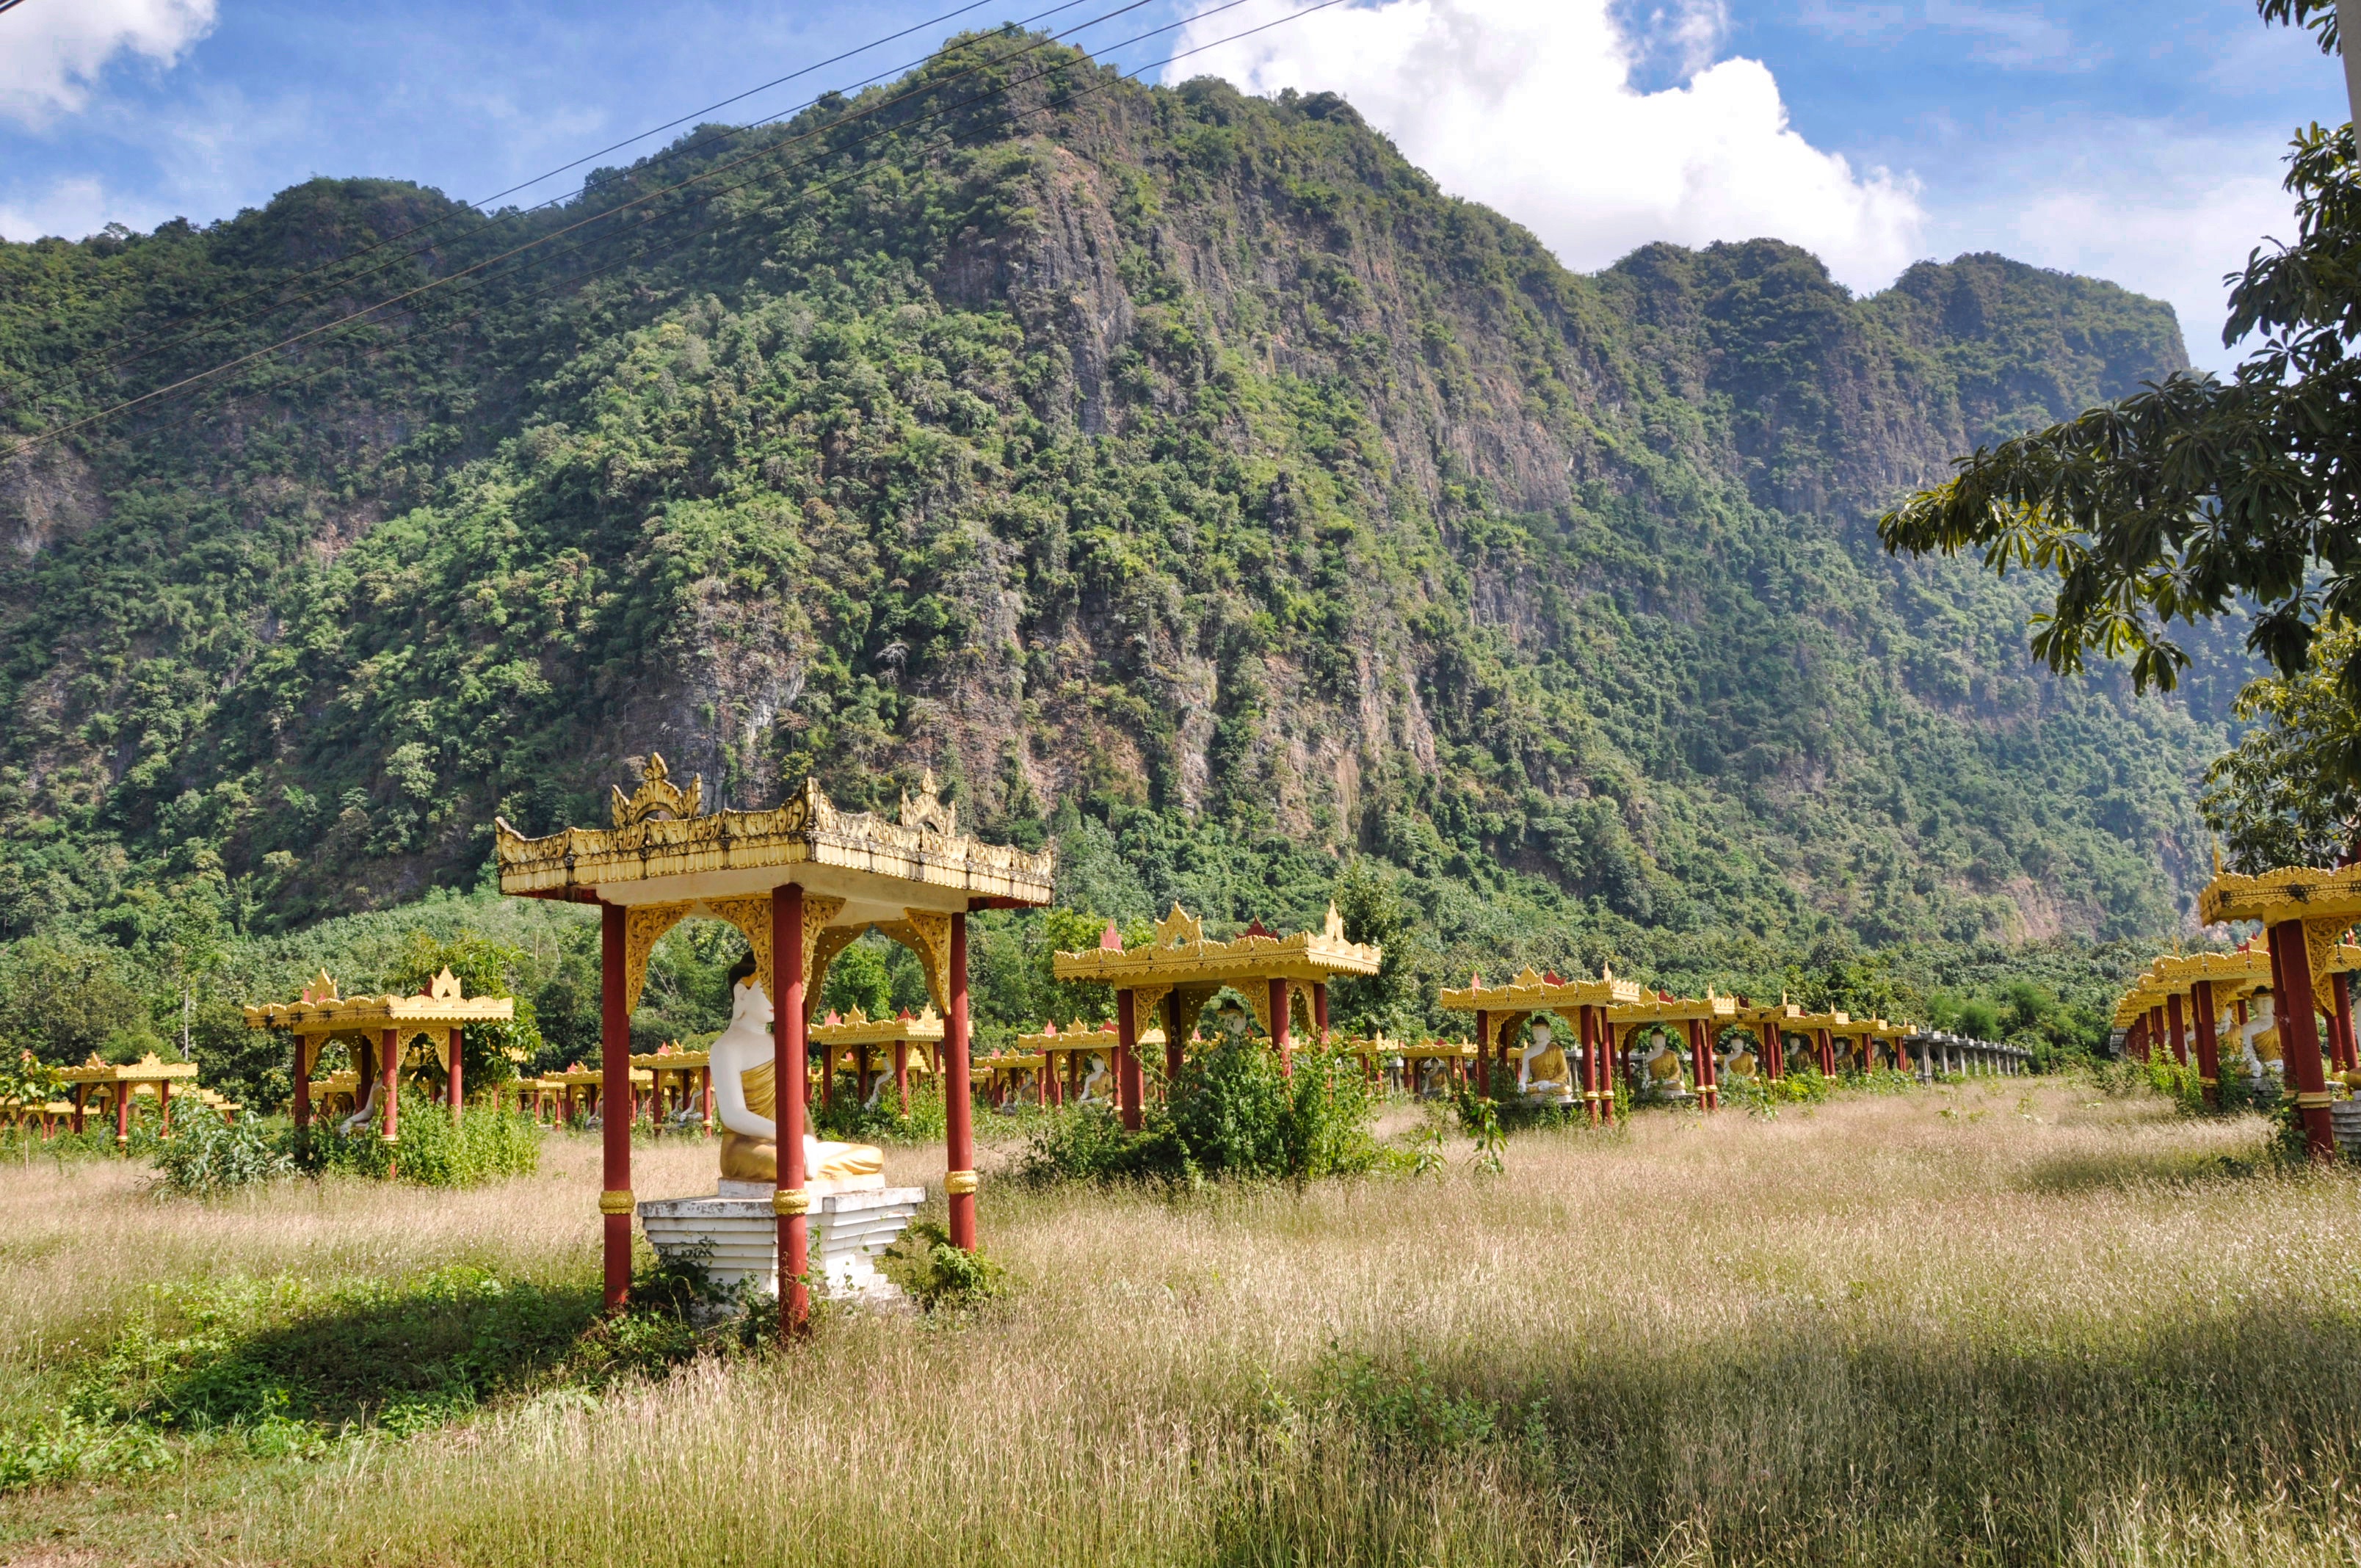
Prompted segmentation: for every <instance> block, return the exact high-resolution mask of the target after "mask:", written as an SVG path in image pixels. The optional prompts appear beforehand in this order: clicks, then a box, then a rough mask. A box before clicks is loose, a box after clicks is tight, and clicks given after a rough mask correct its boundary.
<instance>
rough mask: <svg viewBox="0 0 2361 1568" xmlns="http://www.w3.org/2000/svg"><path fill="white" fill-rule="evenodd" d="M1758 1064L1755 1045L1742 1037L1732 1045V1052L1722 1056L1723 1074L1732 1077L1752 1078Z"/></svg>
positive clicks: (1725, 1076)
mask: <svg viewBox="0 0 2361 1568" xmlns="http://www.w3.org/2000/svg"><path fill="white" fill-rule="evenodd" d="M1756 1066H1757V1063H1756V1061H1755V1058H1754V1047H1752V1045H1750V1044H1748V1043H1747V1042H1746V1041H1744V1040H1742V1039H1741V1040H1739V1041H1737V1042H1735V1043H1734V1044H1733V1045H1732V1046H1731V1047H1730V1054H1729V1055H1728V1056H1726V1057H1724V1058H1721V1076H1722V1077H1724V1078H1730V1079H1750V1078H1752V1077H1753V1076H1754V1073H1755V1069H1756Z"/></svg>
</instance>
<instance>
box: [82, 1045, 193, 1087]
mask: <svg viewBox="0 0 2361 1568" xmlns="http://www.w3.org/2000/svg"><path fill="white" fill-rule="evenodd" d="M196 1076H197V1064H196V1063H194V1062H192V1061H166V1060H164V1059H163V1058H160V1057H159V1056H158V1055H157V1054H156V1053H155V1052H154V1051H149V1052H148V1054H147V1055H146V1056H144V1057H141V1058H139V1059H138V1060H137V1061H136V1062H107V1061H101V1060H99V1059H98V1053H97V1052H96V1051H93V1052H91V1053H90V1059H89V1060H88V1061H86V1062H84V1063H82V1065H81V1066H80V1067H70V1068H67V1069H64V1070H62V1071H61V1072H60V1073H59V1074H58V1078H59V1080H60V1081H62V1082H66V1083H178V1082H181V1081H182V1080H187V1079H192V1078H194V1077H196Z"/></svg>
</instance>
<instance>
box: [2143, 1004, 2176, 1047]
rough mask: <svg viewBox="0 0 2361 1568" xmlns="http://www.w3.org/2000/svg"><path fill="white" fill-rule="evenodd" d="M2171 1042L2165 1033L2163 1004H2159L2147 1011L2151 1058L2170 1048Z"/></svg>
mask: <svg viewBox="0 0 2361 1568" xmlns="http://www.w3.org/2000/svg"><path fill="white" fill-rule="evenodd" d="M2170 1044H2171V1041H2170V1040H2169V1037H2168V1036H2166V1034H2165V1032H2164V1007H2163V1005H2162V1003H2158V1005H2156V1006H2154V1007H2151V1008H2149V1009H2148V1010H2147V1048H2148V1053H2149V1054H2150V1055H2151V1056H2154V1055H2158V1054H2161V1053H2162V1052H2163V1051H2165V1050H2166V1049H2168V1048H2169V1046H2170Z"/></svg>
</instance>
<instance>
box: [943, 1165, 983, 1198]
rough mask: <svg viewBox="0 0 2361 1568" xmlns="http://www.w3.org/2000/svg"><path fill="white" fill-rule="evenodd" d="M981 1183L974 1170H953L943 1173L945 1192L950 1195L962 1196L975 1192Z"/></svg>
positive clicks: (954, 1196) (953, 1196)
mask: <svg viewBox="0 0 2361 1568" xmlns="http://www.w3.org/2000/svg"><path fill="white" fill-rule="evenodd" d="M980 1185H981V1183H980V1182H978V1181H977V1180H976V1176H975V1172H973V1171H972V1170H952V1171H946V1172H945V1173H944V1174H943V1192H944V1194H945V1195H946V1196H948V1197H952V1198H958V1197H962V1196H964V1195H966V1194H968V1193H970V1192H973V1191H974V1190H976V1189H977V1187H978V1186H980Z"/></svg>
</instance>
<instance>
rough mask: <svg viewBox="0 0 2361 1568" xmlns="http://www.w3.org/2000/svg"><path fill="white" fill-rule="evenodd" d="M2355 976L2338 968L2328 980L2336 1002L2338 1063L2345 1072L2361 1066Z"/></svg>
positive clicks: (2331, 996) (2331, 994) (2331, 997)
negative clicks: (2356, 1031)
mask: <svg viewBox="0 0 2361 1568" xmlns="http://www.w3.org/2000/svg"><path fill="white" fill-rule="evenodd" d="M2352 979H2353V977H2352V976H2351V975H2349V974H2346V973H2345V972H2344V971H2343V970H2338V971H2337V972H2336V973H2335V974H2334V975H2333V976H2331V977H2330V979H2329V981H2328V994H2329V997H2330V999H2331V1000H2332V1001H2334V1003H2336V1065H2337V1067H2338V1068H2339V1069H2342V1070H2344V1071H2345V1072H2351V1071H2352V1070H2353V1069H2355V1068H2356V1067H2361V1051H2356V1048H2355V1044H2354V1039H2353V986H2352V983H2351V982H2352Z"/></svg>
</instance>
